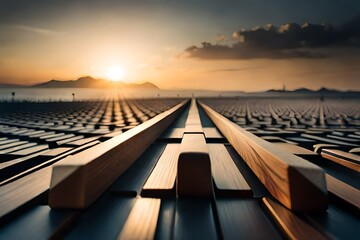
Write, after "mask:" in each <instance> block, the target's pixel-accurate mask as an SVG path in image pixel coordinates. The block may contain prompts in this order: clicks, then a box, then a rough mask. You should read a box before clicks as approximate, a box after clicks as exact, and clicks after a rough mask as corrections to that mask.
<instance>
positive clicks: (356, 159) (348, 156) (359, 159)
mask: <svg viewBox="0 0 360 240" xmlns="http://www.w3.org/2000/svg"><path fill="white" fill-rule="evenodd" d="M321 152H322V153H326V154H329V155H332V156H334V157H338V158H340V159H343V160H346V161H350V162H353V163H356V164H360V156H359V155H356V154H352V153H348V152H344V151H341V150H338V149H323V150H322V151H321Z"/></svg>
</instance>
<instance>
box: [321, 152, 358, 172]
mask: <svg viewBox="0 0 360 240" xmlns="http://www.w3.org/2000/svg"><path fill="white" fill-rule="evenodd" d="M340 152H341V151H340ZM349 155H350V156H349ZM351 155H354V156H356V157H357V158H359V156H357V155H355V154H351V153H348V155H347V156H345V155H341V154H339V152H336V150H331V149H323V150H321V156H322V157H324V158H326V159H328V160H330V161H333V162H335V163H337V164H340V165H342V166H344V167H347V168H349V169H351V170H354V171H356V172H360V164H358V163H355V162H356V160H357V159H356V157H353V158H351ZM349 158H351V159H352V160H351V161H350V159H349Z"/></svg>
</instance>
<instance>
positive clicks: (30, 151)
mask: <svg viewBox="0 0 360 240" xmlns="http://www.w3.org/2000/svg"><path fill="white" fill-rule="evenodd" d="M46 149H49V147H48V145H47V144H44V145H38V146H35V147H30V148H26V149H22V150H19V151H16V152H12V153H10V155H14V156H18V157H21V156H27V155H30V154H33V153H36V152H40V151H43V150H46Z"/></svg>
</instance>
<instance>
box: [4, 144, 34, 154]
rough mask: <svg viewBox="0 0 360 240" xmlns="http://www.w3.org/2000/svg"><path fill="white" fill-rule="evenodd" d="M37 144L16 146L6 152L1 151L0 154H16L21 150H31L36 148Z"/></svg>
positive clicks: (5, 150)
mask: <svg viewBox="0 0 360 240" xmlns="http://www.w3.org/2000/svg"><path fill="white" fill-rule="evenodd" d="M36 144H37V143H26V144H22V145H20V146H15V147H11V148H7V149H4V150H1V151H0V154H6V153H11V152H15V151H19V150H21V149H24V148H29V147H33V146H35V145H36Z"/></svg>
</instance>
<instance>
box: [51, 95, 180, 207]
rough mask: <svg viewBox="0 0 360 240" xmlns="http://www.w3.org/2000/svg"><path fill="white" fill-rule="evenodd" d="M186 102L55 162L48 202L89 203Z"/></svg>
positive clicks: (132, 160)
mask: <svg viewBox="0 0 360 240" xmlns="http://www.w3.org/2000/svg"><path fill="white" fill-rule="evenodd" d="M185 105H186V101H184V102H182V103H180V104H178V105H176V106H175V107H173V108H171V109H170V110H168V111H166V112H163V113H160V114H159V115H157V116H155V117H154V118H152V119H150V120H148V121H146V122H144V123H143V124H141V125H139V126H137V127H136V128H133V129H131V130H129V131H127V132H125V133H123V134H121V135H119V136H117V137H114V138H112V139H110V140H108V141H105V142H103V143H101V144H98V145H97V146H95V147H93V148H90V149H87V150H85V151H82V152H80V153H78V154H76V155H73V156H71V157H68V158H66V159H64V160H61V161H60V162H58V163H56V164H55V165H54V167H53V174H52V180H51V188H50V192H49V206H50V207H52V208H86V207H87V206H89V205H90V204H91V203H93V202H94V201H95V200H96V199H97V198H98V197H99V196H100V195H101V194H102V193H103V192H104V191H105V190H106V189H107V188H108V187H109V186H110V185H111V184H112V183H113V182H114V181H115V180H116V179H117V178H118V177H119V176H120V175H121V174H122V173H123V172H125V171H126V170H127V169H128V168H129V167H130V165H131V164H132V163H134V162H135V160H136V159H137V158H138V157H140V156H141V154H142V153H143V152H144V151H145V150H146V149H147V148H148V147H149V146H150V145H151V144H152V143H153V141H154V140H156V139H157V138H158V137H159V136H160V135H161V133H162V132H163V131H164V130H165V129H166V128H167V127H169V125H170V124H171V123H172V122H173V121H174V120H175V119H176V117H177V116H178V115H179V114H180V113H181V111H182V110H183V108H184V106H185Z"/></svg>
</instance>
